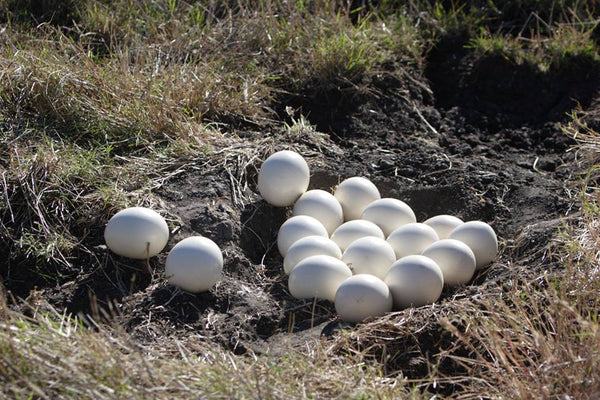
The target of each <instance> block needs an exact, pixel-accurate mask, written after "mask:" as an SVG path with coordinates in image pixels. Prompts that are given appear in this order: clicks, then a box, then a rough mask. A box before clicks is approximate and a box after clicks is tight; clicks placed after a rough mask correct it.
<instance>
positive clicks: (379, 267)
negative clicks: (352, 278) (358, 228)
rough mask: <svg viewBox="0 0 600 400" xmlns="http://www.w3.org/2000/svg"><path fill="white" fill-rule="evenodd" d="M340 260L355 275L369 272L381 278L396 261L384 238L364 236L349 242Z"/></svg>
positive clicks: (390, 247) (392, 250)
mask: <svg viewBox="0 0 600 400" xmlns="http://www.w3.org/2000/svg"><path fill="white" fill-rule="evenodd" d="M342 261H343V262H345V263H346V265H348V267H349V268H350V269H351V270H352V272H353V273H354V274H355V275H358V274H371V275H374V276H376V277H378V278H380V279H383V278H385V274H386V273H387V271H388V269H389V268H390V266H391V265H392V264H393V263H394V262H395V261H396V253H395V252H394V249H393V248H392V246H391V245H390V244H389V243H388V242H386V241H385V240H384V239H381V238H378V237H374V236H365V237H362V238H360V239H357V240H355V241H354V242H352V243H350V246H348V248H346V251H344V254H343V255H342Z"/></svg>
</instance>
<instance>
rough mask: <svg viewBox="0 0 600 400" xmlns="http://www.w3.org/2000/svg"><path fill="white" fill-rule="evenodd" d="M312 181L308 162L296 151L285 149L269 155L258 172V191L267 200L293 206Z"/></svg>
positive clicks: (273, 203)
mask: <svg viewBox="0 0 600 400" xmlns="http://www.w3.org/2000/svg"><path fill="white" fill-rule="evenodd" d="M309 181H310V171H309V169H308V164H307V163H306V161H305V160H304V158H302V156H301V155H300V154H298V153H296V152H294V151H290V150H283V151H278V152H277V153H274V154H272V155H271V156H269V157H268V158H267V159H266V160H265V162H264V163H263V164H262V166H261V168H260V172H259V173H258V191H259V192H260V194H261V196H262V197H263V198H264V199H265V201H266V202H267V203H269V204H271V205H274V206H277V207H286V206H291V205H292V204H294V202H295V201H296V200H297V199H298V197H300V196H301V195H302V193H304V192H306V189H308V183H309Z"/></svg>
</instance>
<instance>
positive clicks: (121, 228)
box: [104, 207, 169, 260]
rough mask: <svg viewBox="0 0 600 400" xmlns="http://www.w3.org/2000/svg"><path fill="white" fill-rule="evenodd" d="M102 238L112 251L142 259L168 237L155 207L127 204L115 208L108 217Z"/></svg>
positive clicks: (155, 252) (163, 245)
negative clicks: (127, 205)
mask: <svg viewBox="0 0 600 400" xmlns="http://www.w3.org/2000/svg"><path fill="white" fill-rule="evenodd" d="M104 240H105V241H106V245H107V246H108V248H109V249H111V250H112V251H113V252H114V253H116V254H118V255H121V256H124V257H129V258H135V259H140V260H144V259H146V258H147V257H152V256H155V255H157V254H158V253H160V252H161V251H162V249H164V248H165V245H166V244H167V242H168V241H169V227H168V226H167V222H166V221H165V219H164V218H163V217H161V216H160V215H159V214H158V213H157V212H156V211H153V210H151V209H149V208H145V207H130V208H126V209H124V210H121V211H119V212H118V213H116V214H115V215H113V217H112V218H111V219H110V220H109V221H108V224H107V225H106V228H105V229H104Z"/></svg>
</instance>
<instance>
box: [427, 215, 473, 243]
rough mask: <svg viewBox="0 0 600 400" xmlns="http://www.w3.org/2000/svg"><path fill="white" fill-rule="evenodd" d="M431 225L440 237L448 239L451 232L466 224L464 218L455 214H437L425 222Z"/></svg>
mask: <svg viewBox="0 0 600 400" xmlns="http://www.w3.org/2000/svg"><path fill="white" fill-rule="evenodd" d="M423 223H424V224H425V225H429V226H430V227H432V228H433V229H435V232H436V233H437V234H438V236H439V238H440V239H448V235H450V232H452V231H453V230H454V228H456V227H457V226H459V225H462V224H464V222H463V220H462V219H460V218H458V217H455V216H453V215H445V214H444V215H436V216H435V217H431V218H429V219H428V220H426V221H424V222H423Z"/></svg>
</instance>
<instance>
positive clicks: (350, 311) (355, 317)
mask: <svg viewBox="0 0 600 400" xmlns="http://www.w3.org/2000/svg"><path fill="white" fill-rule="evenodd" d="M392 305H393V301H392V295H391V293H390V289H389V288H388V286H387V285H386V284H385V282H383V281H382V280H381V279H379V278H377V277H376V276H373V275H366V274H359V275H354V276H351V277H350V278H348V279H346V280H345V281H344V282H342V284H341V285H340V286H339V288H338V290H337V292H336V294H335V311H336V312H337V313H338V315H339V316H340V318H341V319H342V320H343V321H347V322H360V321H362V320H364V319H366V318H369V317H379V316H381V315H383V314H385V313H386V312H389V311H392Z"/></svg>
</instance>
